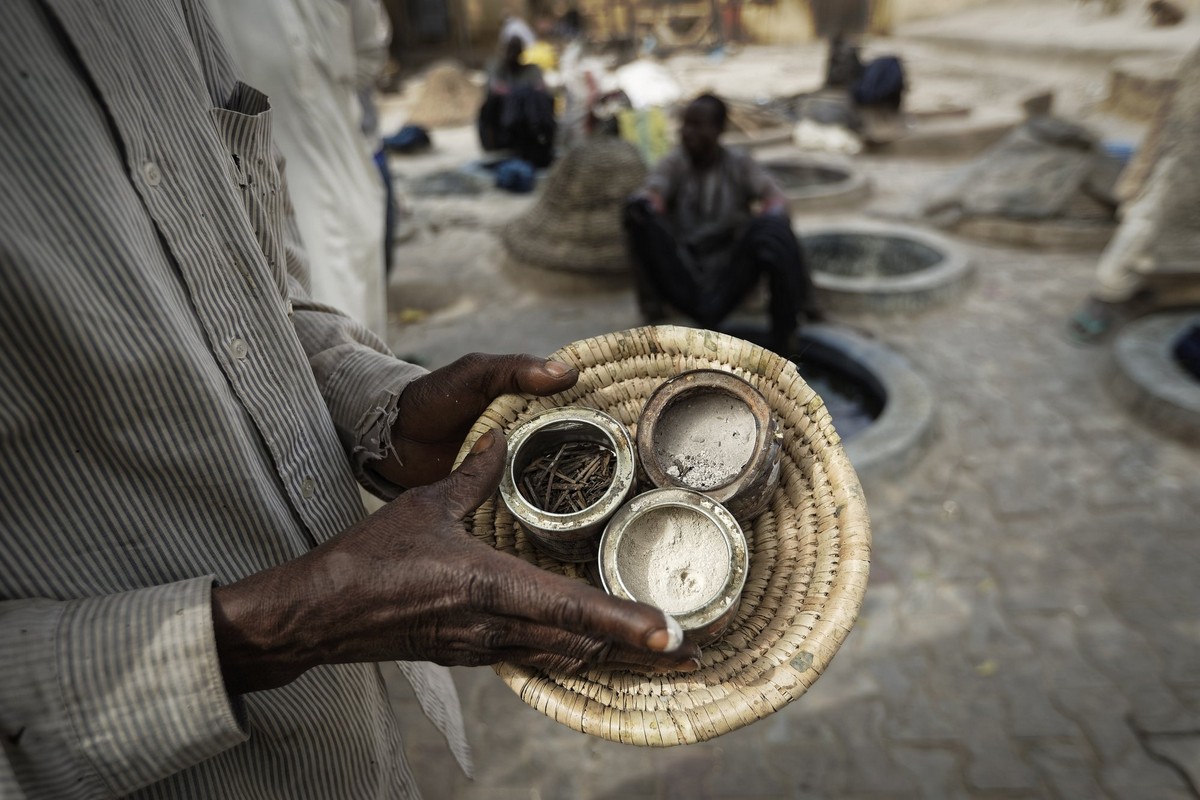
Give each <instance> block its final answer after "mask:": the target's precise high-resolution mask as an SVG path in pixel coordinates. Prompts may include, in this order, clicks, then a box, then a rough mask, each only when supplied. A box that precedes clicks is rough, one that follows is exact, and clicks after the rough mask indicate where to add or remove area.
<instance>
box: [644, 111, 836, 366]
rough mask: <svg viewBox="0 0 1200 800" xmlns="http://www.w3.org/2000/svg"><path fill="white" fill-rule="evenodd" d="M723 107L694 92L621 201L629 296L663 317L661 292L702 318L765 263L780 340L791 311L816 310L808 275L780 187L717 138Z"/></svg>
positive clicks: (723, 309) (718, 316)
mask: <svg viewBox="0 0 1200 800" xmlns="http://www.w3.org/2000/svg"><path fill="white" fill-rule="evenodd" d="M726 115H727V111H726V107H725V104H724V103H723V102H722V101H721V100H720V99H718V98H716V97H714V96H712V95H702V96H700V97H698V98H696V99H695V100H693V101H692V103H691V104H690V105H689V106H688V107H687V110H686V111H685V112H684V115H683V126H682V128H681V129H680V140H681V146H680V147H678V148H676V149H675V150H674V151H672V152H671V153H669V154H668V155H667V156H666V157H665V158H663V160H662V161H660V162H659V164H658V165H657V166H656V167H655V169H654V171H653V172H652V173H651V174H650V176H649V178H647V180H646V184H645V185H644V186H643V188H642V189H641V190H640V191H639V192H638V193H637V194H636V195H635V196H634V197H633V199H632V200H630V202H629V203H628V204H627V205H626V208H625V219H624V222H625V230H626V232H627V234H628V237H629V246H630V250H631V254H632V260H633V264H634V269H635V276H636V279H637V291H638V306H639V308H640V310H641V312H642V316H643V318H644V319H645V320H646V321H647V322H654V321H656V320H659V319H662V318H663V316H664V314H663V301H664V300H665V301H666V302H667V303H669V304H670V305H671V306H674V307H675V308H676V309H678V310H679V311H681V312H683V313H684V314H686V315H687V316H689V317H692V318H693V319H695V320H696V322H698V323H699V324H700V325H703V326H704V327H707V328H711V327H714V326H716V325H717V324H719V323H720V322H721V321H722V320H723V319H725V317H727V316H728V315H729V313H730V312H731V311H733V309H734V308H735V307H736V306H737V305H738V303H740V302H741V301H742V299H743V298H745V296H746V295H747V294H748V293H749V292H750V290H751V289H753V288H754V286H755V285H756V284H757V283H758V281H759V279H760V278H761V276H762V275H763V274H764V273H765V274H766V275H767V280H768V282H769V287H770V294H771V300H770V315H771V338H772V341H773V343H774V344H775V345H776V346H777V347H780V348H783V347H786V346H787V345H788V343H789V341H790V339H791V337H792V334H793V333H794V332H795V329H796V325H797V322H798V320H797V313H798V311H800V310H803V311H804V313H805V316H806V318H807V319H809V320H812V319H815V318H817V317H818V316H819V315H818V313H817V310H816V307H815V305H814V297H813V291H812V282H811V280H810V278H809V274H808V270H807V269H806V267H805V265H804V259H803V257H802V255H801V252H800V246H799V244H798V242H797V241H796V236H795V234H794V233H793V232H792V228H791V223H790V221H789V220H788V216H787V198H786V197H784V195H783V192H782V191H781V190H780V189H779V187H778V186H777V185H776V184H775V182H774V181H773V180H772V179H771V178H770V176H768V175H767V173H766V172H765V171H763V169H762V167H760V166H759V165H758V164H757V163H755V161H754V160H753V159H752V158H750V156H748V155H746V154H745V153H742V152H740V151H737V150H728V149H726V148H725V147H723V146H721V143H720V137H721V133H722V132H723V131H724V129H725V120H726ZM756 211H757V213H755V212H756Z"/></svg>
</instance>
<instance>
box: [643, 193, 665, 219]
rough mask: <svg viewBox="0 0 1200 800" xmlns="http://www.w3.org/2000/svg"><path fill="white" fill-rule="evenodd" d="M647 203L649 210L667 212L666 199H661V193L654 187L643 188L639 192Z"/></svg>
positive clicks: (658, 212) (657, 212)
mask: <svg viewBox="0 0 1200 800" xmlns="http://www.w3.org/2000/svg"><path fill="white" fill-rule="evenodd" d="M641 197H643V198H644V199H645V200H646V202H647V203H649V204H650V210H651V211H653V212H654V213H655V214H665V213H667V201H666V200H664V199H663V196H662V193H661V192H659V191H658V190H656V189H645V190H643V191H642V193H641Z"/></svg>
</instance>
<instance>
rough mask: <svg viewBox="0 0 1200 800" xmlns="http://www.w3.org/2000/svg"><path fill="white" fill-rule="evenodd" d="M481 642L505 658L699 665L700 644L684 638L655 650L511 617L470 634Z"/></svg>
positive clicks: (652, 666)
mask: <svg viewBox="0 0 1200 800" xmlns="http://www.w3.org/2000/svg"><path fill="white" fill-rule="evenodd" d="M472 638H474V639H475V640H476V641H478V642H479V643H480V646H481V647H482V648H483V649H485V650H488V651H490V652H493V653H498V654H500V656H501V657H502V658H503V659H504V660H505V661H512V660H520V661H521V663H528V661H527V660H528V659H529V658H531V657H533V656H534V655H535V654H538V653H541V654H544V655H546V656H547V657H553V658H557V659H559V660H560V661H561V663H562V664H564V665H565V664H567V663H573V662H579V663H581V664H584V665H586V666H588V667H603V668H606V669H633V668H637V669H641V670H647V669H648V670H654V671H659V670H664V671H685V672H686V671H691V670H693V669H696V668H697V667H698V666H699V663H700V661H699V659H700V648H699V647H697V646H696V645H695V644H693V643H691V642H685V643H684V644H683V645H682V646H681V647H679V648H678V649H677V650H676V651H675V652H672V653H669V654H668V653H658V652H652V651H649V650H643V649H634V648H630V647H626V646H624V645H620V644H616V643H614V642H612V641H610V640H608V639H605V638H603V637H599V636H594V635H589V634H584V633H575V632H573V631H565V630H563V629H561V628H555V627H553V626H550V625H543V624H542V623H539V622H532V621H530V620H524V619H515V618H512V617H508V618H504V617H500V618H493V619H492V620H491V621H490V622H489V623H488V625H487V626H486V627H483V626H481V627H479V628H478V629H477V630H476V631H475V632H474V634H473V635H472Z"/></svg>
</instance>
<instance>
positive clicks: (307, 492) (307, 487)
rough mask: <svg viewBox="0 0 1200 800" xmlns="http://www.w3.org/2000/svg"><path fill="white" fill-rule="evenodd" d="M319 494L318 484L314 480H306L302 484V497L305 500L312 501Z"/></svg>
mask: <svg viewBox="0 0 1200 800" xmlns="http://www.w3.org/2000/svg"><path fill="white" fill-rule="evenodd" d="M316 492H317V484H316V483H315V482H314V481H313V479H312V478H305V479H304V481H303V482H302V483H301V484H300V496H301V497H303V498H304V499H305V500H311V499H312V496H313V495H314V494H316Z"/></svg>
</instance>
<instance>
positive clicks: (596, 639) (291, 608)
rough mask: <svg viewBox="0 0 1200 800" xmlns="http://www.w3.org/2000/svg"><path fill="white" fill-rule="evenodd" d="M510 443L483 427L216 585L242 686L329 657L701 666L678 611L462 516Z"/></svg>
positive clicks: (223, 636) (491, 480) (224, 660)
mask: <svg viewBox="0 0 1200 800" xmlns="http://www.w3.org/2000/svg"><path fill="white" fill-rule="evenodd" d="M505 452H506V446H505V441H504V437H503V436H501V435H500V434H499V433H496V432H492V433H488V434H485V435H484V436H483V437H481V438H480V439H479V441H478V442H477V443H476V445H475V447H474V449H473V450H472V452H471V454H470V455H468V456H467V458H466V459H465V460H464V461H463V464H462V465H461V466H460V467H459V469H458V470H456V471H455V472H454V473H453V474H452V475H450V476H449V477H448V478H446V479H444V480H442V481H439V482H438V483H435V484H432V485H429V486H424V487H420V488H417V489H411V490H409V491H407V492H405V493H404V494H403V495H401V496H400V497H399V498H398V499H397V500H394V501H393V502H391V503H389V504H388V505H387V506H385V507H384V508H382V509H380V510H379V511H377V512H376V513H374V514H372V515H371V516H370V517H368V518H367V519H365V520H363V521H362V522H360V523H359V524H357V525H355V526H354V527H352V528H350V529H349V530H347V531H346V532H345V533H343V534H341V535H339V536H337V537H335V538H333V539H331V540H329V541H328V542H326V543H324V544H323V545H321V546H320V547H318V548H316V549H314V550H312V551H311V552H309V553H306V554H305V555H303V556H301V557H300V558H298V559H296V560H294V561H290V562H288V563H286V564H283V565H280V566H278V567H274V568H272V569H269V570H266V571H264V572H260V573H257V574H255V575H252V576H250V577H249V578H246V579H244V580H241V581H238V582H237V583H234V584H230V585H229V586H221V587H217V588H215V589H214V590H213V611H214V614H213V616H214V620H215V624H216V637H217V649H218V653H219V655H220V659H221V668H222V673H223V675H224V677H225V682H226V688H227V689H228V690H229V691H230V692H231V693H234V694H240V693H244V692H251V691H256V690H260V689H269V688H273V687H276V686H281V685H283V684H286V683H288V682H290V681H292V680H294V679H295V678H297V677H299V675H300V674H301V673H303V672H304V671H305V670H307V669H309V668H311V667H314V666H316V665H319V664H339V663H355V662H368V661H386V660H391V659H399V660H427V661H435V662H437V663H439V664H445V665H471V666H474V665H480V664H491V663H495V662H498V661H510V662H516V663H520V664H527V665H531V666H535V667H540V668H544V669H555V670H566V671H571V672H578V671H581V670H584V669H586V668H589V667H604V668H614V669H615V668H620V669H637V670H641V671H673V670H681V671H690V670H693V669H696V668H697V667H698V666H699V661H698V660H697V659H698V657H699V650H698V649H697V648H696V647H695V646H694V645H691V644H681V641H682V634H681V632H680V630H679V627H678V623H675V621H674V620H669V618H668V617H666V616H665V615H664V614H663V613H662V612H661V611H659V610H658V609H655V608H653V607H652V606H648V605H645V604H642V603H632V602H629V601H626V600H621V599H618V598H615V597H612V596H610V595H608V594H605V593H604V592H602V591H600V590H598V589H595V588H593V587H590V586H587V585H585V584H583V583H580V582H578V581H575V580H571V579H570V578H566V577H564V576H562V575H558V574H555V573H552V572H547V571H545V570H541V569H539V568H537V567H535V566H533V565H532V564H529V563H527V562H525V561H522V560H521V559H519V558H516V557H515V556H510V555H507V554H505V553H501V552H499V551H497V550H495V549H493V548H491V547H488V546H487V545H486V544H484V543H482V542H480V541H478V540H476V539H475V538H473V537H472V536H471V535H470V534H468V533H467V532H466V530H465V529H464V528H463V524H462V520H463V518H464V517H465V516H466V515H467V514H469V513H470V512H471V511H472V510H474V509H475V508H476V507H478V506H479V504H480V503H482V502H483V501H484V500H485V499H487V498H488V497H490V496H492V495H493V494H494V493H495V491H496V487H497V486H498V485H499V483H500V475H501V472H502V470H503V467H504V461H505Z"/></svg>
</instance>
